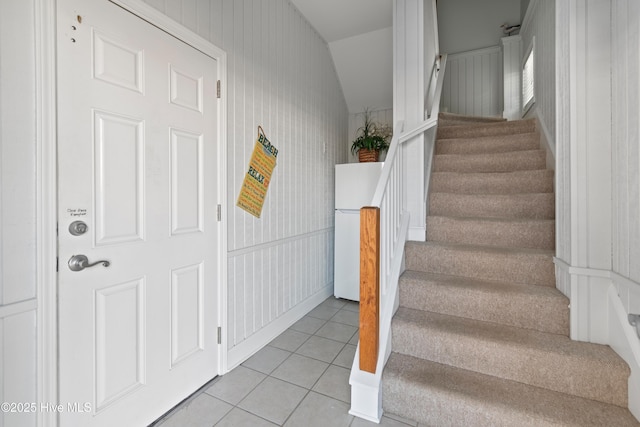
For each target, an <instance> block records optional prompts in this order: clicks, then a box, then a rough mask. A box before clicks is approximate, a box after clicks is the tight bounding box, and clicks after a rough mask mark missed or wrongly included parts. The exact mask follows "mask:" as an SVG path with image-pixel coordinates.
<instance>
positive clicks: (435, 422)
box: [382, 380, 558, 427]
mask: <svg viewBox="0 0 640 427" xmlns="http://www.w3.org/2000/svg"><path fill="white" fill-rule="evenodd" d="M382 385H383V388H382V402H383V403H384V407H385V412H390V413H393V414H396V415H399V416H401V417H402V418H407V419H412V420H417V421H419V422H420V424H419V425H421V426H423V425H424V426H437V427H460V426H474V427H513V426H519V427H557V426H558V424H556V423H554V422H552V421H550V422H545V421H544V420H541V419H537V418H533V417H531V414H527V413H518V412H515V411H514V410H512V409H511V408H509V407H505V406H504V405H496V404H490V402H483V401H481V400H479V399H478V400H473V399H462V398H460V399H455V400H454V399H452V397H454V396H452V395H451V394H450V393H448V392H447V390H442V389H439V388H429V389H425V388H422V387H420V386H419V385H417V384H412V383H406V382H404V381H392V380H386V381H383V383H382ZM399 396H400V397H399ZM415 402H420V405H416V404H415ZM388 408H392V409H388Z"/></svg>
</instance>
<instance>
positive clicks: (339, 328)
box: [316, 321, 358, 343]
mask: <svg viewBox="0 0 640 427" xmlns="http://www.w3.org/2000/svg"><path fill="white" fill-rule="evenodd" d="M357 331H358V328H356V327H354V326H349V325H345V324H344V323H336V322H331V321H329V322H327V323H325V324H324V326H323V327H322V328H320V329H318V332H316V336H319V337H324V338H329V339H330V340H334V341H340V342H344V343H346V342H348V341H349V340H350V339H351V338H352V337H353V334H355V333H356V332H357Z"/></svg>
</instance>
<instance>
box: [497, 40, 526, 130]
mask: <svg viewBox="0 0 640 427" xmlns="http://www.w3.org/2000/svg"><path fill="white" fill-rule="evenodd" d="M501 42H502V65H503V73H502V75H503V84H504V89H503V95H504V102H503V112H502V117H504V118H505V119H507V120H517V119H520V118H521V117H522V108H521V105H520V104H521V94H522V82H521V80H522V69H521V67H520V65H521V61H522V37H520V35H515V36H510V37H503V38H502V39H501Z"/></svg>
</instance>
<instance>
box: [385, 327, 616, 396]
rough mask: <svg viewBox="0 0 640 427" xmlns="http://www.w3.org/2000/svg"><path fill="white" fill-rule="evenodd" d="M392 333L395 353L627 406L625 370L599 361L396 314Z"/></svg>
mask: <svg viewBox="0 0 640 427" xmlns="http://www.w3.org/2000/svg"><path fill="white" fill-rule="evenodd" d="M429 326H432V325H429ZM392 337H393V343H392V346H393V349H394V351H395V352H397V353H401V354H407V355H409V356H413V357H418V358H421V359H426V360H430V361H432V362H437V363H441V364H445V365H449V366H454V367H457V368H461V369H466V370H470V371H474V372H479V373H481V374H485V375H492V376H495V377H498V378H503V379H507V380H512V381H518V382H520V383H524V384H529V385H533V386H536V387H542V388H545V389H548V390H553V391H557V392H560V393H567V394H571V395H574V396H579V397H584V398H587V399H593V400H597V401H600V402H604V403H611V404H614V405H618V406H623V407H624V406H626V405H627V399H626V394H622V395H621V393H620V392H619V390H620V387H617V385H618V384H620V382H621V381H622V382H624V381H625V380H626V378H624V375H622V376H621V375H616V374H618V372H616V371H613V370H611V369H607V368H608V367H607V366H606V365H604V364H600V363H597V361H595V360H588V361H584V360H580V359H579V358H578V357H571V355H566V354H561V353H560V354H558V353H549V352H544V351H542V350H538V349H537V348H531V347H528V348H526V349H525V348H523V347H522V346H520V347H518V346H516V345H510V343H507V342H505V341H499V342H497V341H486V340H482V339H478V338H477V337H475V336H472V335H470V334H468V333H465V332H464V331H460V333H459V334H452V333H451V331H450V330H445V331H443V330H440V329H439V328H438V327H437V325H433V327H429V328H427V329H425V328H424V327H420V326H418V325H416V324H412V323H406V322H402V321H399V320H398V319H397V318H396V319H394V321H393V324H392ZM425 338H426V339H425ZM623 374H624V373H623Z"/></svg>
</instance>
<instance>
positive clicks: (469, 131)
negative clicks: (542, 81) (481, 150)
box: [437, 119, 536, 139]
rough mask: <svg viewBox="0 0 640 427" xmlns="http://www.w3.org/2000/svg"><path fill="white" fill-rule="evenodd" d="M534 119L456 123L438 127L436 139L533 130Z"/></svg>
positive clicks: (507, 133)
mask: <svg viewBox="0 0 640 427" xmlns="http://www.w3.org/2000/svg"><path fill="white" fill-rule="evenodd" d="M535 130H536V122H535V119H526V120H514V121H506V122H496V123H474V124H473V125H457V126H444V127H438V133H437V138H438V139H451V138H469V137H483V136H496V135H510V134H519V133H530V132H535Z"/></svg>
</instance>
